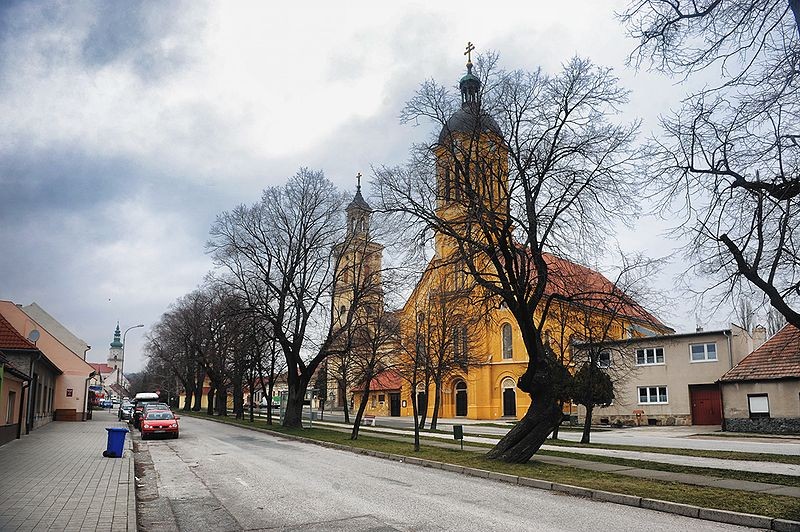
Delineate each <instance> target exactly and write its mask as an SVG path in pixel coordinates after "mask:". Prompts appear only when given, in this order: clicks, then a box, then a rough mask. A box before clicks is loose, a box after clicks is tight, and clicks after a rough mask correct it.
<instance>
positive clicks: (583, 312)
mask: <svg viewBox="0 0 800 532" xmlns="http://www.w3.org/2000/svg"><path fill="white" fill-rule="evenodd" d="M658 265H659V262H658V261H656V260H651V259H646V258H644V257H642V256H634V257H625V256H623V257H622V264H621V265H620V266H619V267H618V268H617V276H616V277H615V278H614V280H613V281H610V280H607V279H606V278H605V277H603V276H599V275H598V274H597V273H596V272H593V271H591V270H589V269H588V268H584V267H582V266H578V265H575V264H572V265H564V266H562V267H561V268H560V271H561V275H560V278H559V281H558V282H559V283H560V284H562V285H563V286H561V287H560V288H559V292H561V293H562V294H564V300H563V301H559V304H558V305H557V309H554V311H551V312H554V313H555V314H566V317H565V318H563V319H561V320H559V321H561V322H562V323H563V324H564V329H565V331H566V334H568V335H569V339H570V340H569V341H570V344H571V346H570V352H571V356H569V359H570V365H571V366H572V367H574V368H576V369H577V371H576V372H575V374H574V375H573V376H572V378H571V379H570V381H569V382H568V383H567V386H566V388H567V390H566V391H567V392H568V394H569V396H570V397H571V399H572V400H573V401H574V402H575V403H577V404H580V405H583V406H584V408H585V409H586V413H585V416H584V423H583V435H582V437H581V443H589V442H590V438H591V427H592V415H593V412H594V408H595V407H596V406H607V405H609V404H611V401H613V399H614V389H615V387H616V386H617V385H618V384H620V383H623V382H624V381H625V380H626V379H627V378H628V377H629V376H630V374H631V371H632V370H633V369H634V368H633V365H632V363H631V359H630V357H629V356H627V353H628V350H629V345H630V343H629V342H630V340H631V339H632V338H634V337H639V336H642V334H653V333H664V332H672V331H671V329H669V328H667V327H666V326H664V325H663V324H662V323H661V322H660V321H659V320H658V319H656V318H655V317H654V316H653V315H652V314H650V313H649V312H647V311H645V310H644V309H643V308H642V307H641V306H640V304H639V303H638V302H642V301H652V295H653V293H652V291H651V290H650V289H649V288H648V287H647V285H646V281H647V279H649V278H650V277H651V276H652V275H653V274H654V273H656V271H657V269H658ZM634 298H635V299H634ZM564 302H567V303H568V304H564Z"/></svg>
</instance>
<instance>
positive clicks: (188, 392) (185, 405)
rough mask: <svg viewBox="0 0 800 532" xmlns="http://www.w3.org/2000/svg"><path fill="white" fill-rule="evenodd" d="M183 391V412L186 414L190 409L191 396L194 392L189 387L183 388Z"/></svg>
mask: <svg viewBox="0 0 800 532" xmlns="http://www.w3.org/2000/svg"><path fill="white" fill-rule="evenodd" d="M184 390H185V391H186V397H185V398H184V399H183V411H184V412H188V411H189V410H190V409H191V408H192V396H193V395H194V390H193V389H192V388H191V387H189V386H185V387H184Z"/></svg>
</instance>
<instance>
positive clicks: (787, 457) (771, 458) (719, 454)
mask: <svg viewBox="0 0 800 532" xmlns="http://www.w3.org/2000/svg"><path fill="white" fill-rule="evenodd" d="M545 445H557V446H560V447H582V448H584V449H614V450H619V451H637V452H642V453H660V454H674V455H678V456H699V457H702V458H720V459H722V460H748V461H754V462H775V463H780V464H794V465H800V456H796V455H791V454H771V453H750V452H743V451H712V450H706V449H676V448H674V447H643V446H640V445H620V444H613V443H602V444H601V443H579V442H574V441H567V440H552V439H550V440H547V441H546V442H545Z"/></svg>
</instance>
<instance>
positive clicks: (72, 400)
mask: <svg viewBox="0 0 800 532" xmlns="http://www.w3.org/2000/svg"><path fill="white" fill-rule="evenodd" d="M0 316H2V317H3V318H5V320H7V322H8V323H9V324H10V325H11V326H12V327H13V328H14V329H15V330H16V331H17V332H18V333H19V334H20V335H22V336H23V338H28V339H31V340H33V341H34V342H35V348H36V349H38V350H39V351H40V352H41V355H42V356H41V357H39V358H36V357H35V356H33V355H31V356H29V357H28V358H29V359H30V363H29V365H26V364H21V363H17V362H16V361H13V362H15V365H16V366H17V367H18V368H20V369H21V370H22V371H25V372H26V373H28V374H29V375H30V376H31V379H32V380H31V390H32V391H31V395H32V397H33V399H34V403H33V404H35V405H37V407H38V409H32V410H31V411H30V412H29V413H28V417H29V419H31V420H32V421H31V423H30V424H31V425H32V426H37V425H39V424H42V423H46V422H47V421H49V420H52V419H53V418H55V419H56V420H63V421H80V420H82V419H85V418H86V412H87V408H86V399H87V395H88V393H87V390H88V387H89V384H90V382H89V381H90V380H91V379H92V378H93V377H94V376H95V370H94V368H93V367H92V366H90V365H89V363H88V362H86V361H85V360H84V358H83V356H84V353H75V352H74V351H72V350H71V349H70V348H69V347H67V345H65V344H64V343H63V342H62V341H61V340H60V339H59V338H57V337H56V336H55V335H53V334H51V333H50V331H49V330H48V329H47V328H45V327H44V326H43V325H42V324H41V323H39V322H38V321H36V320H34V319H33V318H31V317H30V316H29V315H28V314H27V313H26V312H25V311H24V310H23V308H22V306H20V305H15V304H14V303H12V302H11V301H0ZM6 354H7V353H6Z"/></svg>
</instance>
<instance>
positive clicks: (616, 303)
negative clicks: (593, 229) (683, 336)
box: [542, 253, 672, 331]
mask: <svg viewBox="0 0 800 532" xmlns="http://www.w3.org/2000/svg"><path fill="white" fill-rule="evenodd" d="M542 256H543V257H544V260H545V262H546V263H547V270H548V275H549V280H548V284H547V288H546V292H547V293H548V294H553V293H557V294H560V295H563V296H566V297H572V298H575V301H576V302H577V303H579V304H584V305H586V306H589V307H592V308H595V309H597V310H600V311H605V312H608V313H610V314H613V315H617V316H625V317H627V318H632V319H636V320H640V321H644V322H647V323H649V324H652V325H655V326H657V327H660V328H664V329H668V330H670V331H672V329H671V328H669V327H667V326H666V325H664V324H663V323H661V321H660V320H659V319H658V318H656V317H655V316H653V315H652V314H650V313H649V312H648V311H646V310H645V309H644V308H643V307H642V306H641V305H639V304H638V303H637V302H636V301H634V300H633V298H631V297H630V296H629V295H627V294H626V293H625V292H623V291H622V290H620V289H619V288H618V287H617V286H616V285H615V284H614V283H612V282H611V281H609V280H608V279H607V278H606V277H605V276H604V275H603V274H602V273H600V272H596V271H594V270H592V269H591V268H587V267H586V266H582V265H580V264H577V263H575V262H572V261H570V260H567V259H563V258H561V257H556V256H555V255H552V254H550V253H543V254H542Z"/></svg>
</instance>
